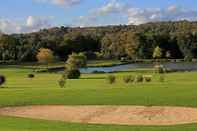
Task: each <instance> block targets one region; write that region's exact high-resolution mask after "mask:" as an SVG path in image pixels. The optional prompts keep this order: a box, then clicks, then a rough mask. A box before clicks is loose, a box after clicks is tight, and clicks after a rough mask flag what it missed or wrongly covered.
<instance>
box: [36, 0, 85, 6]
mask: <svg viewBox="0 0 197 131" xmlns="http://www.w3.org/2000/svg"><path fill="white" fill-rule="evenodd" d="M34 1H36V2H40V3H50V4H54V5H58V6H64V7H68V6H71V5H77V4H79V3H80V2H81V0H34Z"/></svg>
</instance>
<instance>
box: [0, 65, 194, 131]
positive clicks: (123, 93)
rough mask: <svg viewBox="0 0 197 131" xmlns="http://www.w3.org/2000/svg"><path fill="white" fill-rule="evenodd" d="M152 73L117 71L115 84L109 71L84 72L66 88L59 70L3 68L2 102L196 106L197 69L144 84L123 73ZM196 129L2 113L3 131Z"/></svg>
mask: <svg viewBox="0 0 197 131" xmlns="http://www.w3.org/2000/svg"><path fill="white" fill-rule="evenodd" d="M140 72H143V74H151V72H146V71H135V72H134V71H133V72H132V71H131V72H122V73H116V74H115V75H116V76H117V78H118V80H117V82H116V84H114V85H109V84H107V83H106V81H105V77H106V74H91V75H88V74H84V75H82V78H81V79H79V80H69V81H68V83H67V88H65V89H60V88H59V87H58V84H57V80H58V79H59V78H60V74H47V73H44V74H35V78H34V79H28V78H27V74H28V73H31V70H28V69H14V68H12V69H0V74H3V75H5V76H6V77H7V83H6V85H5V86H6V87H7V88H2V89H0V106H22V105H51V104H61V105H62V104H64V105H148V106H150V105H158V106H161V105H170V106H189V107H197V101H196V100H197V95H196V92H197V81H196V79H197V73H195V72H193V73H189V72H185V73H171V74H167V75H166V82H164V83H161V82H158V75H154V74H153V75H154V78H153V82H151V83H142V84H124V83H123V81H122V77H123V76H125V75H128V74H131V75H135V74H139V73H140ZM93 129H94V130H96V131H97V130H102V131H103V130H104V131H105V130H110V131H116V130H117V131H120V130H121V131H127V130H132V129H133V130H137V131H138V130H140V131H141V130H146V131H158V130H159V131H160V130H162V131H163V130H167V131H170V130H177V131H182V130H183V131H188V130H190V129H192V130H196V129H197V125H195V124H193V125H187V126H186V127H184V128H183V126H171V127H134V126H99V125H83V124H65V123H61V122H49V121H39V120H28V119H20V118H9V117H0V130H3V131H19V130H20V131H23V130H24V131H26V130H34V131H43V130H44V131H45V130H49V131H50V130H51V131H52V130H53V131H54V130H69V131H79V130H85V131H86V130H87V131H89V130H93Z"/></svg>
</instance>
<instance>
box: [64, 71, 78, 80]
mask: <svg viewBox="0 0 197 131" xmlns="http://www.w3.org/2000/svg"><path fill="white" fill-rule="evenodd" d="M80 75H81V73H80V71H79V70H78V69H73V70H67V71H66V77H67V78H68V79H79V77H80Z"/></svg>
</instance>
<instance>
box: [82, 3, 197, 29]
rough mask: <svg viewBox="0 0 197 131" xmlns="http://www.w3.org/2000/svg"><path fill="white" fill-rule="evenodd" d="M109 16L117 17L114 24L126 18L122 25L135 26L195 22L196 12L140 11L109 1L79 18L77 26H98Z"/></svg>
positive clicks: (174, 6) (179, 10)
mask: <svg viewBox="0 0 197 131" xmlns="http://www.w3.org/2000/svg"><path fill="white" fill-rule="evenodd" d="M111 14H116V15H117V20H115V22H114V24H115V23H118V21H120V19H121V18H120V17H121V16H126V18H127V21H128V22H127V23H122V24H135V25H139V24H143V23H147V22H155V21H177V20H190V21H194V20H197V10H186V9H184V8H181V7H178V6H176V5H172V6H170V7H167V8H163V9H162V8H156V9H155V8H149V9H141V8H135V7H132V6H129V5H126V4H123V3H120V2H119V1H117V0H111V1H109V2H108V3H107V4H106V5H104V6H103V7H100V8H97V9H94V10H93V11H91V12H90V13H89V14H88V15H87V16H80V17H79V21H80V22H79V24H80V25H82V26H90V25H95V23H97V24H98V23H99V22H98V21H99V20H100V19H103V17H105V21H108V20H109V19H110V18H109V19H107V17H106V16H110V15H111ZM111 24H113V23H111Z"/></svg>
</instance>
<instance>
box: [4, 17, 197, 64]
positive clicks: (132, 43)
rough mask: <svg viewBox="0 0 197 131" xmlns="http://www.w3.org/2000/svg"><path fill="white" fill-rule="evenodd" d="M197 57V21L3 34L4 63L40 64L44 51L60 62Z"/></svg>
mask: <svg viewBox="0 0 197 131" xmlns="http://www.w3.org/2000/svg"><path fill="white" fill-rule="evenodd" d="M157 47H159V48H160V49H161V52H162V56H161V58H173V59H179V58H185V59H192V58H196V57H197V22H188V21H178V22H156V23H147V24H142V25H138V26H135V25H119V26H105V27H86V28H80V27H75V28H70V27H55V28H51V29H44V30H40V31H39V32H34V33H29V34H11V35H7V34H0V61H17V62H25V61H36V55H37V53H38V52H39V49H41V48H48V49H50V50H52V51H53V53H54V55H55V58H56V59H57V60H62V61H66V59H67V58H68V56H69V55H70V54H72V53H73V52H75V53H80V52H83V53H84V54H85V55H86V57H87V59H96V58H97V59H111V58H113V59H121V58H123V57H124V58H128V59H152V58H153V53H154V50H155V48H157Z"/></svg>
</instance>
